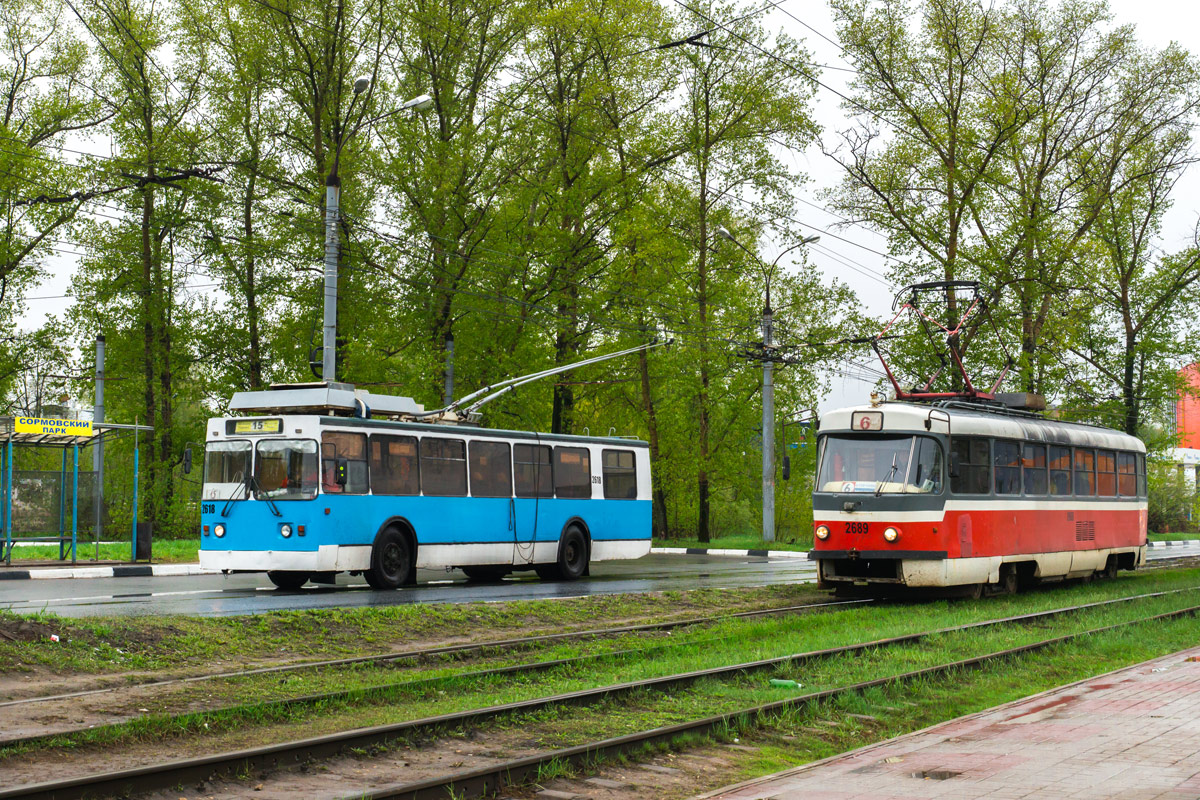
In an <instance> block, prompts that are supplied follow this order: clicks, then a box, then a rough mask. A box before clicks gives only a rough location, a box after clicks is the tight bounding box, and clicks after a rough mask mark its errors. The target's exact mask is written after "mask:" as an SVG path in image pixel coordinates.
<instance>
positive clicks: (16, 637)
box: [0, 617, 67, 642]
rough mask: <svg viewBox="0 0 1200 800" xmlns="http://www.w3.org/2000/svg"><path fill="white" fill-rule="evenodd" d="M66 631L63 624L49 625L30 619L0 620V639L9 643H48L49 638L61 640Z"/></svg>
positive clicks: (65, 626) (5, 618)
mask: <svg viewBox="0 0 1200 800" xmlns="http://www.w3.org/2000/svg"><path fill="white" fill-rule="evenodd" d="M66 631H67V625H66V624H65V623H62V624H59V623H56V624H53V625H50V624H47V623H45V622H39V621H37V620H30V619H19V618H18V619H14V618H11V617H4V618H0V639H6V640H8V641H10V642H50V641H53V640H52V639H51V638H50V637H51V636H58V637H59V638H62V637H63V636H64V635H65V633H66Z"/></svg>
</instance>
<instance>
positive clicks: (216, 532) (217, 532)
mask: <svg viewBox="0 0 1200 800" xmlns="http://www.w3.org/2000/svg"><path fill="white" fill-rule="evenodd" d="M224 535H225V526H224V525H217V527H215V528H213V536H216V537H217V538H218V539H220V538H221V537H222V536H224Z"/></svg>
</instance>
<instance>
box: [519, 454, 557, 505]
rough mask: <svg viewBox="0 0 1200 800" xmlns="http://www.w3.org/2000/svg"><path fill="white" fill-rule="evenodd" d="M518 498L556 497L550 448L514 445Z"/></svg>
mask: <svg viewBox="0 0 1200 800" xmlns="http://www.w3.org/2000/svg"><path fill="white" fill-rule="evenodd" d="M513 465H514V466H515V468H516V469H515V470H514V471H515V473H516V475H515V477H516V495H517V497H554V474H553V472H552V471H551V469H550V448H549V447H546V446H545V445H540V444H514V445H513Z"/></svg>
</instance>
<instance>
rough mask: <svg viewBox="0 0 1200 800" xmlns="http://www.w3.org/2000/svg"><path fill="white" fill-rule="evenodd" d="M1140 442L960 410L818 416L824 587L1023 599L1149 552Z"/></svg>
mask: <svg viewBox="0 0 1200 800" xmlns="http://www.w3.org/2000/svg"><path fill="white" fill-rule="evenodd" d="M1145 453H1146V448H1145V446H1144V445H1143V444H1142V442H1141V441H1140V440H1139V439H1137V438H1136V437H1133V436H1129V435H1126V434H1124V433H1121V432H1119V431H1115V430H1109V429H1107V428H1100V427H1095V426H1091V425H1084V424H1077V423H1069V422H1060V421H1056V420H1051V419H1046V418H1044V417H1041V416H1038V415H1036V414H1031V413H1025V412H1021V411H1014V410H1010V409H1006V408H1002V407H997V406H994V405H982V404H978V403H968V402H962V401H942V402H937V403H933V404H930V403H910V402H894V401H893V402H885V403H881V404H877V405H869V406H861V407H855V408H845V409H841V410H838V411H832V412H829V413H827V414H825V415H824V416H823V417H822V418H821V423H820V438H819V440H818V466H817V481H816V485H815V491H814V493H813V517H814V523H813V524H814V531H815V539H814V542H815V543H814V549H813V551H812V552H811V553H810V558H812V559H815V560H816V561H818V562H819V565H820V580H821V582H822V584H823V585H824V586H826V587H838V586H843V587H848V586H853V585H856V584H857V585H863V584H866V585H868V586H875V587H876V588H882V587H883V586H896V587H901V586H903V587H962V589H964V590H965V591H967V592H969V593H975V592H979V591H983V590H984V589H990V590H991V591H1013V590H1015V589H1016V588H1017V587H1018V586H1019V585H1022V584H1029V583H1033V582H1036V581H1038V580H1060V579H1063V578H1083V577H1090V576H1093V575H1096V574H1101V575H1108V576H1112V575H1115V574H1116V572H1117V570H1119V569H1135V568H1136V567H1138V566H1140V565H1142V564H1143V563H1144V562H1145V554H1146V455H1145Z"/></svg>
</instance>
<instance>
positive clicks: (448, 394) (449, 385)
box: [442, 333, 454, 406]
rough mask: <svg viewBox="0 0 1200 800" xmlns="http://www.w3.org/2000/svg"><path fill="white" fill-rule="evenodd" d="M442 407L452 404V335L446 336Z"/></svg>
mask: <svg viewBox="0 0 1200 800" xmlns="http://www.w3.org/2000/svg"><path fill="white" fill-rule="evenodd" d="M443 398H444V399H443V401H442V402H443V405H447V406H448V405H450V404H451V403H453V402H454V334H453V333H447V334H446V389H445V392H444V393H443Z"/></svg>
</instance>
